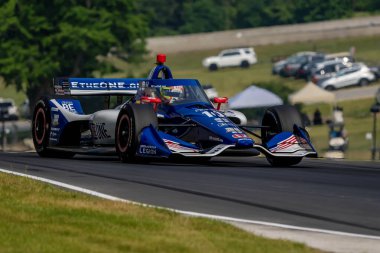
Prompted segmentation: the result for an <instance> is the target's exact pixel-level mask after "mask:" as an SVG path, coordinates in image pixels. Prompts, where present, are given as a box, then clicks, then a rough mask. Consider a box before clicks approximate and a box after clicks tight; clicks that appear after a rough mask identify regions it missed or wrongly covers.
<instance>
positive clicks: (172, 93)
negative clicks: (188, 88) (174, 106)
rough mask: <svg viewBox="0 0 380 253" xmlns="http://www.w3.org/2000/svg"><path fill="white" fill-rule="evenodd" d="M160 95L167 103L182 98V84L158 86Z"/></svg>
mask: <svg viewBox="0 0 380 253" xmlns="http://www.w3.org/2000/svg"><path fill="white" fill-rule="evenodd" d="M160 93H161V96H162V98H163V99H164V100H166V101H167V102H169V103H173V102H174V101H178V100H179V99H183V95H184V89H183V86H162V87H161V88H160Z"/></svg>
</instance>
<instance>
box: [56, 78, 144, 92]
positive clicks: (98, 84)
mask: <svg viewBox="0 0 380 253" xmlns="http://www.w3.org/2000/svg"><path fill="white" fill-rule="evenodd" d="M144 80H146V79H142V78H54V79H53V84H54V93H55V94H56V95H122V94H132V95H133V94H136V93H137V90H138V89H139V83H140V82H142V81H144Z"/></svg>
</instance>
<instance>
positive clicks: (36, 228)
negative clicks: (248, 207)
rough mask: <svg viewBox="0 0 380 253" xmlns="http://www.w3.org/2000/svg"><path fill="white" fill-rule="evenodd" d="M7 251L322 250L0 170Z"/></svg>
mask: <svg viewBox="0 0 380 253" xmlns="http://www.w3.org/2000/svg"><path fill="white" fill-rule="evenodd" d="M0 195H1V196H2V199H1V202H0V249H1V250H0V251H1V252H38V253H39V252H54V253H59V252H107V253H110V252H155V253H157V252H165V253H167V252H181V253H186V252H208V253H212V252H252V253H254V252H261V253H262V252H268V253H269V252H270V253H275V252H279V253H284V252H292V253H298V252H300V253H301V252H304V253H307V252H314V253H316V252H320V251H318V250H314V249H310V248H308V247H306V246H304V245H302V244H299V243H293V242H289V241H284V240H269V239H266V238H263V237H259V236H254V235H252V234H249V233H246V232H244V231H241V230H239V229H237V228H235V227H233V226H231V225H227V224H225V223H222V222H218V221H213V220H208V219H202V218H190V217H186V216H183V215H178V214H175V213H173V212H169V211H165V210H159V209H154V208H145V207H141V206H137V205H132V204H126V203H121V202H113V201H107V200H102V199H99V198H95V197H91V196H88V195H84V194H80V193H76V192H69V191H64V190H62V189H59V188H56V187H53V186H50V185H48V184H44V183H40V182H35V181H33V180H30V179H26V178H21V177H16V176H11V175H8V174H4V173H0Z"/></svg>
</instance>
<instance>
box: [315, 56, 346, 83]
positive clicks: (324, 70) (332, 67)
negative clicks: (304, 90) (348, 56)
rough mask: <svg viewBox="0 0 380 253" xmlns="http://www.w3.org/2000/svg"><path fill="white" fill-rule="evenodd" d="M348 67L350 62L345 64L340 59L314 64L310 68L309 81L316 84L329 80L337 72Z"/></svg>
mask: <svg viewBox="0 0 380 253" xmlns="http://www.w3.org/2000/svg"><path fill="white" fill-rule="evenodd" d="M350 66H352V62H346V61H344V60H342V59H337V60H331V61H325V62H320V63H316V64H314V65H313V66H311V67H310V71H311V73H310V75H311V81H312V82H313V83H318V81H320V80H322V79H326V78H330V77H332V76H334V75H335V74H336V73H337V72H338V71H340V70H342V69H344V68H347V67H350Z"/></svg>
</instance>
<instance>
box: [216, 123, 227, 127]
mask: <svg viewBox="0 0 380 253" xmlns="http://www.w3.org/2000/svg"><path fill="white" fill-rule="evenodd" d="M224 126H228V124H227V123H218V127H224Z"/></svg>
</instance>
